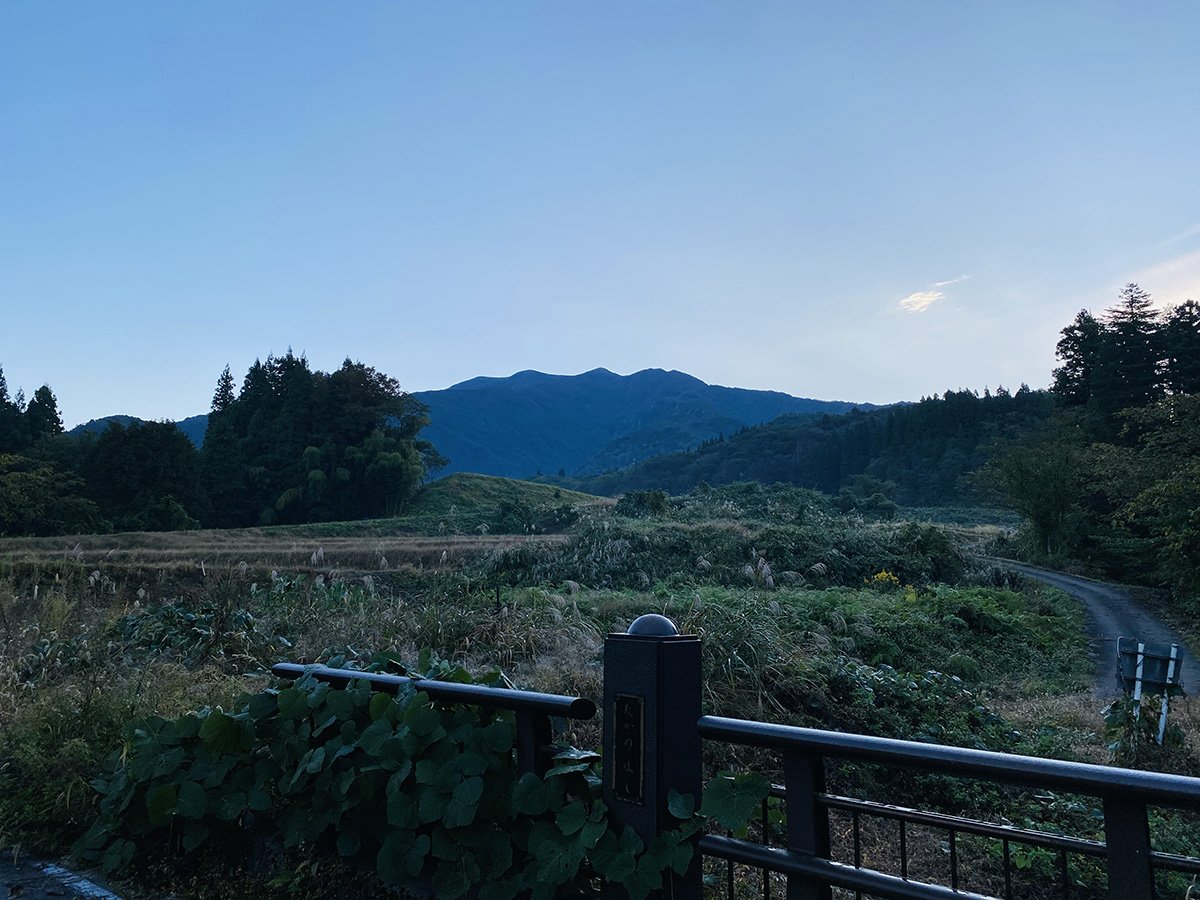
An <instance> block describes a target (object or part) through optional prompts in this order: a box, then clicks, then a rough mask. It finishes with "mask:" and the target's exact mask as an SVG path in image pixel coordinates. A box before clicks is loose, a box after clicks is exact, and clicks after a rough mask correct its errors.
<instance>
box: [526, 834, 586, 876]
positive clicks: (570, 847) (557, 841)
mask: <svg viewBox="0 0 1200 900" xmlns="http://www.w3.org/2000/svg"><path fill="white" fill-rule="evenodd" d="M529 846H530V848H531V849H532V850H533V855H534V858H535V859H537V861H538V877H539V879H542V880H544V881H546V882H549V883H550V884H566V883H567V882H568V881H570V880H571V879H572V878H574V877H575V873H576V872H578V871H579V864H580V863H581V862H583V859H584V856H585V855H586V853H585V851H584V848H583V845H582V844H581V843H579V841H578V840H576V839H574V838H572V837H570V836H569V835H565V834H563V833H562V831H560V830H559V828H558V826H557V825H556V824H555V823H553V822H544V821H543V822H535V823H534V826H533V830H532V831H531V832H530V833H529Z"/></svg>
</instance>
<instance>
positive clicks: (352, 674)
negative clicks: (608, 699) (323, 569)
mask: <svg viewBox="0 0 1200 900" xmlns="http://www.w3.org/2000/svg"><path fill="white" fill-rule="evenodd" d="M271 673H272V674H273V675H277V676H278V677H280V678H290V679H293V680H295V679H297V678H300V677H302V676H303V675H306V674H310V673H311V674H313V675H314V676H316V677H318V678H319V679H320V680H321V681H324V682H328V683H329V684H332V685H336V686H337V687H346V686H347V685H349V684H350V682H351V681H368V682H370V683H371V686H372V687H374V688H375V689H376V690H379V691H387V692H388V693H392V694H394V693H396V692H397V691H398V690H399V689H400V688H401V687H403V686H407V685H411V686H412V687H413V688H415V689H416V690H418V691H424V692H425V693H426V694H428V695H429V696H430V697H431V698H433V699H434V700H448V701H452V702H455V703H467V704H470V705H472V706H489V707H493V708H498V709H511V710H513V711H514V712H523V713H534V714H540V715H544V716H561V717H562V718H564V719H590V718H592V717H593V716H594V715H596V704H595V703H594V702H593V701H591V700H588V699H587V698H586V697H565V696H560V695H558V694H542V693H539V692H537V691H514V690H511V689H509V688H494V687H488V686H487V685H483V684H460V683H458V682H456V681H436V680H434V679H432V678H413V677H410V676H408V675H390V674H388V673H385V672H363V671H361V670H359V669H332V668H330V667H328V666H322V665H307V666H306V665H302V664H300V663H276V664H275V665H274V666H272V667H271Z"/></svg>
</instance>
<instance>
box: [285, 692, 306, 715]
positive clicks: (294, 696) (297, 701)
mask: <svg viewBox="0 0 1200 900" xmlns="http://www.w3.org/2000/svg"><path fill="white" fill-rule="evenodd" d="M279 714H280V715H281V716H283V717H284V718H285V719H303V718H305V717H306V716H308V694H306V693H305V692H304V691H298V690H296V689H295V688H284V689H283V690H281V691H280V692H279Z"/></svg>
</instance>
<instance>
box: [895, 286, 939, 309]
mask: <svg viewBox="0 0 1200 900" xmlns="http://www.w3.org/2000/svg"><path fill="white" fill-rule="evenodd" d="M945 296H946V295H945V294H944V293H943V292H942V291H917V292H916V293H915V294H909V295H908V296H907V297H905V298H904V299H903V300H901V301H900V308H901V309H902V310H904V311H905V312H911V313H922V312H925V310H927V309H929V307H931V306H933V304H935V303H937V302H938V301H939V300H941V299H942V298H943V297H945Z"/></svg>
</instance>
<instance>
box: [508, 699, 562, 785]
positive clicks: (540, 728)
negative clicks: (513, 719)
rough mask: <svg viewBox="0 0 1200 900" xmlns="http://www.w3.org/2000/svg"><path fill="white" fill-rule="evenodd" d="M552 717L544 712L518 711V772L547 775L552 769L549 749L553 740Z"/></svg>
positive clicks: (550, 750)
mask: <svg viewBox="0 0 1200 900" xmlns="http://www.w3.org/2000/svg"><path fill="white" fill-rule="evenodd" d="M553 737H554V735H553V732H552V731H551V730H550V719H549V718H548V717H547V716H546V715H544V714H543V713H536V712H528V711H521V712H518V713H517V734H516V738H517V739H516V746H517V772H518V773H520V774H521V775H524V774H525V773H526V772H534V773H535V774H537V775H545V774H546V773H547V772H548V771H550V754H551V753H552V752H553V750H552V749H548V748H549V745H550V742H551V741H552V740H553Z"/></svg>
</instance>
